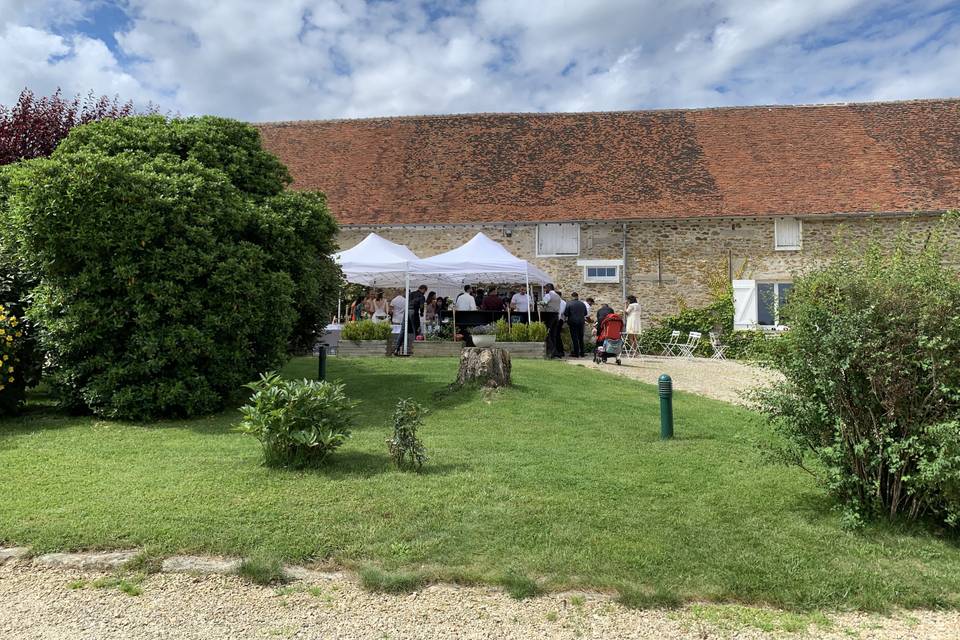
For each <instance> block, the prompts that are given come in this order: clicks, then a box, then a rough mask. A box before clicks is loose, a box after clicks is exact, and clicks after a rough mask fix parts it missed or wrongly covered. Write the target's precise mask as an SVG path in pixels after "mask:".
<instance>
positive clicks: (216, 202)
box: [3, 116, 336, 418]
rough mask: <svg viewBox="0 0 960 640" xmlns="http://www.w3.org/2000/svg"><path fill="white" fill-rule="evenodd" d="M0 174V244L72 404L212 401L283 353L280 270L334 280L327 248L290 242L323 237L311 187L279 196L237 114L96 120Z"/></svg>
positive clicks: (192, 410)
mask: <svg viewBox="0 0 960 640" xmlns="http://www.w3.org/2000/svg"><path fill="white" fill-rule="evenodd" d="M5 174H6V175H5V176H4V178H3V181H4V182H5V183H6V189H5V191H6V194H7V197H8V205H7V207H6V214H5V221H4V222H5V224H4V227H5V229H6V232H5V233H4V234H3V235H4V236H5V237H6V238H7V242H6V243H5V244H6V246H12V247H14V248H15V251H16V253H17V255H18V256H19V258H20V259H21V260H22V261H23V262H24V265H25V267H26V270H27V271H28V272H29V273H30V274H31V275H32V276H33V277H36V278H37V279H38V280H39V282H40V284H39V285H38V286H37V288H36V290H35V292H34V303H33V306H32V308H31V310H30V312H29V313H28V318H30V319H31V320H33V321H35V322H36V323H37V324H38V325H39V327H40V328H41V333H40V339H41V343H42V346H43V347H44V348H45V349H46V350H47V352H48V354H49V358H50V360H51V362H52V364H53V365H54V369H53V374H52V378H51V381H52V385H53V387H54V389H55V390H56V391H57V392H58V394H59V397H60V398H61V399H62V401H63V403H64V404H65V405H66V406H68V407H70V408H74V409H84V408H86V409H90V410H92V411H94V412H95V413H98V414H100V415H106V416H112V417H128V418H153V417H160V416H191V415H197V414H202V413H208V412H211V411H215V410H218V409H220V408H221V407H222V406H224V403H225V402H226V401H227V400H228V399H232V397H233V396H234V394H235V393H236V391H237V390H238V389H239V388H240V386H241V385H242V383H243V382H245V381H246V380H250V379H251V378H253V377H254V375H255V374H256V373H257V372H258V371H263V370H268V369H270V368H273V367H275V366H276V365H278V364H279V363H280V361H281V360H282V359H283V357H284V355H285V353H286V348H287V343H288V340H289V339H290V336H291V333H292V330H293V327H294V324H295V323H297V322H298V319H297V318H298V316H297V308H296V307H295V306H294V303H293V300H294V294H295V285H294V280H293V278H292V277H291V275H293V276H295V277H298V278H300V277H303V278H304V279H305V280H306V281H307V283H306V284H300V285H299V286H300V287H301V290H302V291H306V290H307V289H309V291H311V292H316V293H318V294H319V295H321V296H322V295H324V292H327V291H332V289H333V288H334V287H335V286H336V284H335V283H336V279H335V277H334V276H335V274H336V269H335V267H334V266H333V265H332V262H330V261H329V258H325V257H324V255H323V254H316V253H312V254H311V253H308V254H307V255H306V256H304V255H300V254H299V253H295V254H290V253H289V252H301V251H306V252H312V251H314V250H316V251H320V250H326V249H327V247H328V246H329V244H330V243H331V242H332V240H331V237H332V234H333V232H334V231H335V226H334V223H333V221H332V219H331V218H330V216H329V214H328V213H327V211H326V208H325V206H324V205H323V200H322V198H321V197H318V196H315V195H308V194H303V195H296V194H284V193H282V192H283V189H284V187H285V186H286V184H287V183H288V182H289V175H288V173H287V171H286V169H285V168H284V167H283V165H282V164H281V163H280V162H279V161H278V160H277V159H276V158H275V157H273V156H272V155H270V154H268V153H267V152H265V151H264V150H263V149H262V147H261V146H260V139H259V135H258V133H257V131H256V130H255V129H254V128H252V127H250V126H248V125H244V124H242V123H238V122H235V121H230V120H225V119H222V118H212V117H204V118H189V119H184V120H167V119H166V118H163V117H161V116H140V117H130V118H124V119H121V120H113V121H101V122H97V123H93V124H90V125H86V126H83V127H78V128H76V129H74V130H73V131H71V133H70V134H69V135H68V137H67V138H66V139H65V140H64V141H63V142H62V143H61V144H60V146H59V147H58V148H57V150H56V151H55V152H54V153H53V155H52V156H51V157H50V158H49V159H36V160H31V161H28V162H22V163H18V164H16V165H11V166H10V167H8V168H7V169H6V170H5ZM301 204H302V205H304V206H305V208H306V209H307V211H306V212H303V211H299V210H298V209H297V206H298V205H301ZM307 260H313V261H315V262H317V263H320V265H321V266H320V267H314V268H308V267H307V265H306V262H307ZM331 297H332V296H331ZM323 304H329V301H327V302H326V303H324V302H323V301H321V302H317V303H314V305H315V308H316V306H317V305H320V306H322V305H323ZM305 323H306V321H305Z"/></svg>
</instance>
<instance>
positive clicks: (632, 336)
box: [626, 296, 643, 354]
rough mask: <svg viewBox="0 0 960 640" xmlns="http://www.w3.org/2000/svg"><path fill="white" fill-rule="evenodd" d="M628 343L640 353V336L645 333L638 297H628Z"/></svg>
mask: <svg viewBox="0 0 960 640" xmlns="http://www.w3.org/2000/svg"><path fill="white" fill-rule="evenodd" d="M626 313H627V343H628V344H629V345H630V347H631V348H632V349H633V351H634V352H635V353H637V354H639V353H640V343H639V338H638V336H639V335H640V333H641V332H642V331H643V325H642V323H641V322H640V303H639V302H637V296H627V309H626Z"/></svg>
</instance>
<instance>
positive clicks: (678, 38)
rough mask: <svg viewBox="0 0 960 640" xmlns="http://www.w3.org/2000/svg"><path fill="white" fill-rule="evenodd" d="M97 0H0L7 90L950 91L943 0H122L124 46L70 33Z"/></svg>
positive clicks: (534, 105) (554, 104)
mask: <svg viewBox="0 0 960 640" xmlns="http://www.w3.org/2000/svg"><path fill="white" fill-rule="evenodd" d="M95 6H96V5H92V4H90V3H89V2H86V3H84V2H80V1H79V0H56V1H55V2H48V3H45V4H44V3H33V2H26V1H24V0H0V60H2V61H3V62H4V63H5V64H4V68H5V72H4V73H3V74H0V102H10V101H11V100H13V99H15V97H16V93H17V92H18V91H19V89H20V88H22V87H23V86H30V87H32V88H34V89H35V90H37V91H38V92H41V93H47V92H49V91H51V90H52V89H53V88H54V87H55V86H57V85H60V86H62V87H63V88H64V90H65V91H67V92H68V93H74V92H80V93H85V92H86V91H88V90H90V89H93V90H94V91H96V92H99V93H108V94H113V93H119V94H120V95H121V96H122V97H124V98H133V99H135V100H139V101H141V102H142V101H146V100H153V101H155V102H157V103H158V104H159V105H160V106H161V107H162V108H164V109H171V110H174V111H179V112H181V113H185V114H189V113H217V114H223V115H229V116H234V117H239V118H245V119H250V120H268V119H269V120H276V119H295V118H321V117H356V116H371V115H393V114H410V113H450V112H472V111H508V110H605V109H631V108H644V107H691V106H693V107H695V106H712V105H725V104H756V103H796V102H823V101H837V100H871V99H900V98H914V97H939V96H946V95H960V73H958V71H960V50H958V47H960V26H958V24H957V22H958V21H960V12H958V11H957V10H956V8H955V6H954V5H953V4H952V3H950V2H949V1H948V0H928V1H923V0H918V1H916V2H911V3H900V2H897V1H896V0H885V1H884V2H876V1H872V0H769V1H767V2H759V1H758V0H715V1H713V2H694V1H693V0H675V1H673V2H671V3H663V2H659V1H656V0H606V1H599V0H594V1H591V0H538V2H517V1H516V0H477V2H476V3H475V4H474V3H466V4H463V5H460V4H457V3H454V2H448V3H441V2H431V3H429V8H425V7H424V6H423V5H422V4H421V3H420V2H417V1H415V0H382V1H380V2H373V3H369V2H365V1H363V0H274V1H273V2H262V1H261V0H231V2H216V3H200V2H195V1H192V0H129V1H128V2H127V3H126V4H125V5H124V6H125V8H126V10H127V12H128V16H129V18H130V21H129V23H128V24H125V25H124V26H123V27H122V28H123V32H122V33H117V34H115V37H116V39H117V42H118V44H119V47H120V51H119V52H113V51H111V50H110V49H109V48H108V47H107V46H106V45H105V44H104V43H103V42H101V41H99V40H96V39H93V38H90V37H87V36H84V35H81V34H78V33H76V32H75V30H74V31H71V29H70V27H69V25H80V26H82V23H81V22H80V21H81V20H82V19H83V18H84V17H85V16H87V17H89V15H90V14H89V12H90V10H91V7H95ZM438 7H440V8H442V15H440V12H439V11H438V10H437V8H438ZM84 12H88V13H86V14H85V13H84Z"/></svg>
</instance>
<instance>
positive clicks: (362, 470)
mask: <svg viewBox="0 0 960 640" xmlns="http://www.w3.org/2000/svg"><path fill="white" fill-rule="evenodd" d="M468 468H469V467H467V466H466V465H463V464H444V463H438V464H431V463H430V462H429V461H428V462H427V464H426V465H424V467H423V468H422V469H421V470H420V471H419V472H417V471H409V472H407V473H409V474H410V475H411V476H417V475H419V476H446V475H450V474H452V473H456V472H459V471H465V470H467V469H468ZM396 470H397V468H396V467H395V466H394V464H393V460H391V459H390V456H387V455H385V454H384V455H380V454H374V453H367V452H365V451H338V452H336V453H335V454H333V455H332V456H331V457H330V459H329V461H328V462H327V464H325V465H324V466H322V467H318V468H317V469H315V472H316V473H321V474H323V475H325V476H327V477H329V478H331V479H335V480H337V479H346V478H368V477H371V476H375V475H379V474H382V473H389V472H393V471H396Z"/></svg>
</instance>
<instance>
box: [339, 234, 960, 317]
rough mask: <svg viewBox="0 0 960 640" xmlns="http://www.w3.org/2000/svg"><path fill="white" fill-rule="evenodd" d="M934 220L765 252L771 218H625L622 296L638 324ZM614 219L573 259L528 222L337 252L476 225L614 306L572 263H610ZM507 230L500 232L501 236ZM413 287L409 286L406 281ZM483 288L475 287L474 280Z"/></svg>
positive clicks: (608, 291)
mask: <svg viewBox="0 0 960 640" xmlns="http://www.w3.org/2000/svg"><path fill="white" fill-rule="evenodd" d="M937 220H938V219H937V218H930V217H926V218H909V219H908V218H893V217H886V218H864V217H847V218H844V219H834V218H823V217H819V218H813V219H810V218H804V219H803V239H802V245H803V248H802V249H801V250H798V251H777V250H775V249H774V220H773V219H772V218H718V219H699V220H673V221H632V222H627V223H625V224H626V243H627V252H626V256H627V259H626V269H625V271H626V292H627V294H628V295H630V294H632V295H636V296H637V297H638V298H639V299H640V302H641V305H642V309H643V321H644V324H645V325H646V324H648V323H649V322H651V321H654V320H656V319H658V318H661V317H664V316H668V315H672V314H674V313H676V312H677V310H678V309H679V307H680V304H681V303H685V304H687V305H690V306H695V307H696V306H703V305H706V304H708V303H709V302H710V300H711V298H710V286H709V282H710V281H711V280H712V279H713V280H718V279H719V280H726V279H727V277H728V273H729V271H730V270H731V269H732V271H733V274H734V276H735V277H743V278H752V279H755V280H768V281H770V280H772V281H781V282H782V281H786V282H789V281H791V280H792V279H793V278H794V277H795V276H797V275H799V274H801V273H803V272H805V271H808V270H810V269H812V268H814V267H816V266H817V265H818V264H821V263H822V262H823V261H824V260H826V259H827V258H829V256H831V255H832V254H833V253H835V251H836V248H837V246H839V245H843V244H854V245H856V244H857V243H862V242H864V241H866V240H867V239H868V238H869V237H871V236H876V237H878V238H880V239H881V241H882V242H883V243H884V244H885V245H886V246H892V245H893V243H894V241H895V238H896V237H897V235H898V234H900V233H901V232H903V233H905V234H906V235H907V238H908V239H909V242H910V243H911V244H913V245H915V246H918V245H920V244H922V243H923V242H924V241H925V240H926V238H927V237H928V234H929V233H930V231H931V230H932V229H933V228H934V227H935V226H936V225H937ZM623 224H624V223H591V222H585V223H581V230H580V255H579V256H570V257H562V258H539V257H537V256H536V225H532V224H516V225H512V224H501V225H496V224H485V225H436V226H405V227H400V226H393V227H391V226H384V227H378V228H375V229H371V228H370V227H344V228H343V229H341V231H340V235H339V238H338V240H339V243H340V246H341V248H344V249H346V248H350V247H352V246H353V245H355V244H356V243H358V242H359V241H360V240H362V239H363V237H364V236H366V234H367V233H369V232H370V231H371V230H375V231H376V232H377V233H379V234H380V235H382V236H383V237H385V238H387V239H389V240H392V241H394V242H398V243H400V244H405V245H407V246H409V247H410V249H412V250H413V251H414V253H416V254H417V255H419V256H422V257H429V256H432V255H436V254H438V253H442V252H444V251H448V250H450V249H454V248H456V247H458V246H460V245H461V244H463V243H464V242H466V241H467V240H469V239H470V238H471V237H473V235H474V234H476V233H477V232H478V231H482V232H484V233H485V234H487V235H488V236H490V237H491V238H492V239H493V240H496V241H497V242H500V243H501V244H503V245H504V246H505V247H506V248H507V249H508V250H509V251H511V252H512V253H513V254H514V255H517V256H519V257H522V258H526V259H528V260H530V261H531V262H532V263H534V264H536V265H537V266H539V267H540V268H542V269H543V270H545V271H546V272H547V273H549V274H550V275H551V276H553V277H554V278H555V284H556V285H557V288H558V289H560V290H561V291H562V292H563V293H564V295H565V296H567V295H568V294H569V293H571V292H573V291H577V292H579V293H580V296H581V298H585V297H593V298H595V299H596V300H597V301H598V302H609V303H610V304H611V305H613V306H614V308H616V309H621V308H622V307H623V290H622V287H623V285H622V284H620V283H617V284H586V283H584V282H583V267H581V266H578V265H577V260H578V259H579V260H587V259H590V260H599V259H604V260H620V259H621V258H622V256H623V238H624V226H623ZM508 234H509V235H508ZM952 234H953V235H952V237H951V238H950V240H951V244H952V246H954V247H956V251H953V252H951V254H950V255H949V256H948V260H949V261H950V263H951V265H950V266H951V267H952V268H958V269H960V232H958V231H957V227H956V225H954V227H953V229H952ZM412 284H413V283H412ZM480 284H485V283H480Z"/></svg>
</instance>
